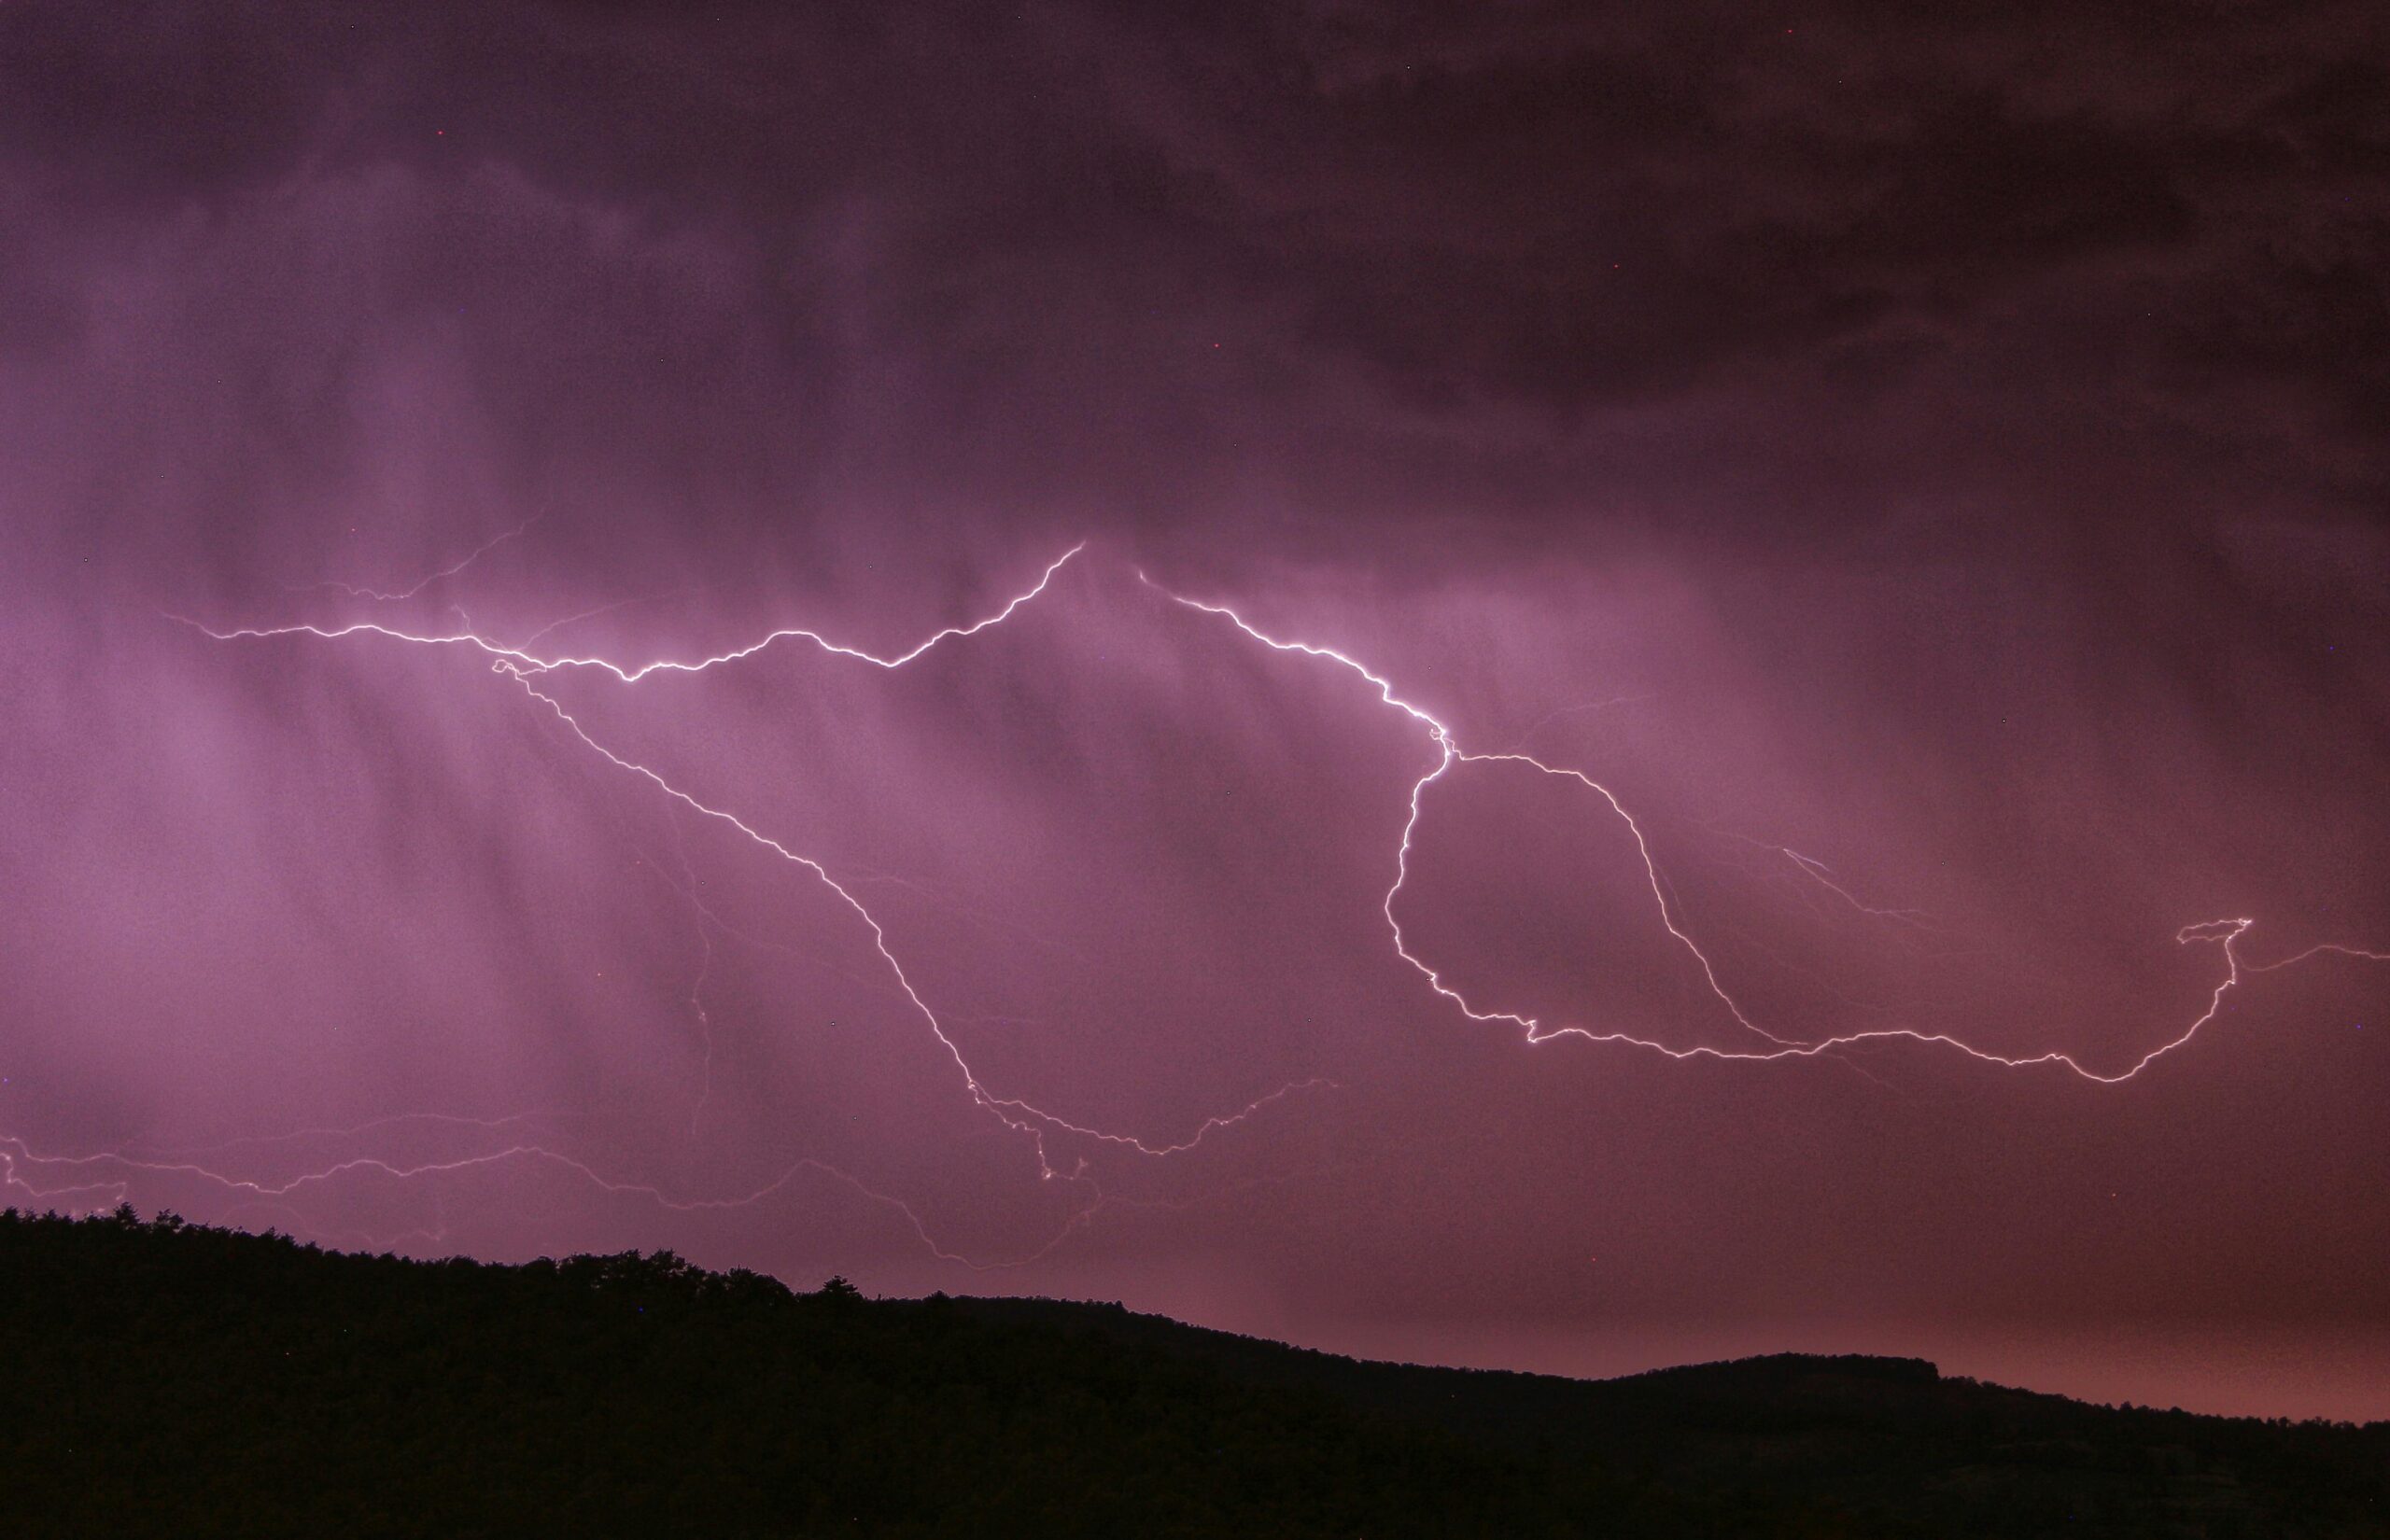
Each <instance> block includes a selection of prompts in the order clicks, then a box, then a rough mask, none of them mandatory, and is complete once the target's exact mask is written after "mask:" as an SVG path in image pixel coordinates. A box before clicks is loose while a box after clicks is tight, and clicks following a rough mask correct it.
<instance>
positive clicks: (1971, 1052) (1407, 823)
mask: <svg viewBox="0 0 2390 1540" xmlns="http://www.w3.org/2000/svg"><path fill="white" fill-rule="evenodd" d="M1137 578H1138V581H1141V582H1143V583H1145V584H1146V586H1147V587H1149V588H1152V589H1153V590H1154V591H1155V592H1157V593H1159V594H1160V595H1163V596H1164V597H1166V598H1169V599H1170V600H1172V601H1173V602H1174V603H1177V604H1180V605H1184V606H1185V607H1186V608H1188V609H1193V610H1196V611H1199V612H1201V613H1202V614H1205V615H1210V616H1214V617H1216V618H1217V619H1220V620H1224V621H1226V622H1228V623H1230V625H1233V626H1234V627H1235V628H1236V629H1237V630H1239V631H1241V632H1243V633H1244V635H1245V636H1247V637H1251V638H1252V639H1253V640H1255V641H1257V642H1259V643H1260V644H1261V645H1262V646H1264V647H1267V648H1270V649H1272V651H1279V652H1291V653H1299V654H1300V655H1302V656H1304V657H1309V658H1316V659H1319V660H1321V661H1322V662H1326V663H1332V664H1335V665H1338V666H1340V667H1342V668H1344V669H1346V670H1348V671H1350V672H1351V673H1354V674H1356V675H1357V676H1359V677H1360V678H1361V679H1363V680H1364V681H1366V682H1367V683H1368V684H1369V685H1370V687H1371V689H1372V690H1374V691H1375V692H1376V693H1377V696H1378V699H1380V700H1381V701H1383V702H1385V704H1386V705H1387V706H1389V707H1393V708H1394V709H1396V710H1398V711H1400V712H1402V713H1403V714H1404V715H1406V716H1408V717H1410V718H1411V719H1412V720H1413V721H1416V722H1418V723H1419V724H1420V725H1421V726H1422V727H1424V728H1425V729H1427V735H1428V738H1429V740H1430V741H1431V742H1432V743H1433V744H1434V746H1435V749H1436V754H1437V757H1436V763H1435V767H1434V768H1432V769H1430V770H1429V771H1428V772H1427V774H1426V775H1424V776H1421V777H1419V778H1418V779H1417V780H1415V781H1413V783H1412V786H1411V798H1410V808H1411V810H1410V816H1409V817H1408V818H1407V819H1404V821H1403V825H1402V836H1401V839H1400V842H1399V845H1398V846H1397V847H1396V851H1395V876H1394V885H1393V886H1392V887H1390V888H1388V889H1386V891H1385V900H1384V901H1383V903H1382V904H1381V906H1380V907H1381V908H1382V909H1383V911H1384V912H1385V922H1386V927H1387V929H1388V930H1389V931H1391V932H1392V934H1393V937H1394V950H1395V954H1396V955H1397V956H1398V957H1399V958H1401V959H1402V960H1403V961H1404V962H1406V963H1409V964H1410V965H1411V967H1412V968H1413V969H1414V970H1416V971H1417V973H1419V974H1420V976H1421V977H1423V978H1425V979H1426V980H1427V986H1428V987H1429V988H1431V989H1433V990H1434V991H1435V992H1436V993H1437V994H1439V995H1441V996H1442V997H1443V998H1444V999H1445V1000H1447V1001H1451V1002H1452V1003H1453V1005H1454V1006H1455V1008H1457V1009H1458V1010H1459V1011H1460V1013H1461V1014H1462V1015H1465V1016H1467V1017H1469V1020H1471V1021H1477V1022H1486V1023H1496V1022H1499V1023H1504V1024H1507V1025H1510V1026H1512V1027H1516V1028H1518V1029H1520V1030H1521V1031H1522V1032H1523V1033H1524V1034H1525V1039H1526V1041H1527V1042H1528V1043H1548V1042H1550V1041H1552V1040H1553V1039H1554V1038H1561V1037H1573V1038H1582V1039H1583V1040H1585V1041H1586V1042H1588V1043H1617V1044H1619V1045H1622V1046H1624V1047H1632V1048H1641V1049H1645V1050H1647V1051H1649V1052H1652V1053H1656V1054H1661V1055H1665V1056H1666V1057H1669V1058H1673V1059H1679V1060H1683V1059H1693V1058H1706V1059H1717V1060H1722V1061H1743V1062H1761V1063H1764V1062H1769V1061H1773V1060H1778V1059H1791V1058H1815V1057H1820V1056H1821V1055H1825V1054H1829V1053H1832V1052H1834V1051H1835V1050H1836V1049H1839V1048H1848V1047H1855V1046H1858V1045H1861V1044H1863V1043H1885V1042H1901V1043H1922V1044H1929V1045H1932V1046H1934V1047H1941V1048H1950V1049H1955V1050H1956V1051H1958V1052H1960V1053H1961V1054H1964V1055H1966V1056H1967V1057H1970V1058H1974V1059H1977V1060H1979V1061H1981V1062H1983V1063H1986V1064H1992V1065H1997V1066H1999V1067H2001V1068H2003V1069H2011V1070H2020V1069H2026V1068H2029V1067H2032V1066H2036V1065H2056V1066H2060V1067H2062V1068H2064V1069H2066V1070H2068V1071H2072V1072H2074V1074H2076V1075H2079V1076H2081V1077H2082V1078H2083V1079H2085V1080H2089V1081H2096V1082H2098V1083H2099V1084H2101V1085H2121V1084H2122V1083H2124V1082H2125V1081H2128V1080H2130V1079H2132V1078H2133V1077H2134V1076H2136V1075H2138V1074H2140V1073H2141V1071H2144V1070H2145V1069H2147V1068H2149V1066H2150V1065H2152V1064H2154V1063H2156V1062H2157V1061H2158V1059H2160V1058H2162V1057H2165V1056H2166V1055H2168V1054H2170V1053H2172V1052H2173V1051H2174V1050H2175V1049H2177V1048H2180V1047H2182V1046H2183V1045H2184V1044H2185V1043H2188V1042H2190V1041H2191V1039H2192V1038H2194V1037H2196V1036H2198V1035H2199V1032H2200V1029H2201V1028H2203V1027H2205V1026H2206V1025H2207V1024H2208V1023H2209V1022H2211V1021H2213V1020H2214V1019H2215V1017H2216V1015H2217V1013H2218V1012H2220V1011H2222V1010H2223V1009H2224V998H2225V996H2226V995H2227V994H2228V993H2230V992H2231V991H2232V989H2233V988H2235V987H2238V986H2239V984H2240V983H2241V980H2242V974H2243V973H2270V972H2271V971H2273V970H2275V969H2278V968H2286V967H2289V966H2290V965H2291V964H2292V963H2294V962H2300V961H2304V960H2305V959H2308V958H2311V957H2314V956H2317V955H2319V954H2322V953H2337V954H2339V955H2341V956H2343V957H2349V958H2356V959H2366V960H2369V961H2375V962H2390V953H2383V952H2371V951H2367V950H2365V949H2364V948H2361V947H2355V946H2342V945H2334V944H2326V945H2319V946H2313V947H2310V948H2308V949H2307V950H2306V951H2304V952H2301V953H2299V954H2298V955H2297V956H2296V957H2291V958H2285V959H2282V960H2281V961H2279V962H2271V963H2266V964H2263V965H2252V964H2248V963H2244V962H2243V961H2242V959H2241V956H2240V954H2239V953H2238V952H2236V951H2235V950H2234V949H2233V947H2234V944H2235V943H2237V942H2238V941H2239V940H2240V939H2241V937H2242V935H2243V934H2245V933H2246V932H2247V931H2248V930H2249V929H2250V927H2252V926H2254V925H2256V920H2254V919H2250V918H2234V919H2216V920H2203V921H2200V922H2199V923H2196V924H2191V925H2186V926H2184V927H2183V928H2182V929H2181V930H2180V931H2176V932H2175V934H2174V940H2175V942H2176V944H2177V945H2192V944H2194V943H2214V945H2216V946H2217V948H2218V949H2219V950H2220V951H2221V952H2222V953H2223V956H2224V961H2225V975H2224V978H2223V979H2222V980H2221V981H2220V982H2219V983H2218V984H2217V985H2216V987H2215V989H2214V993H2213V994H2212V995H2211V996H2210V997H2209V999H2208V1005H2207V1009H2206V1010H2205V1011H2202V1012H2201V1013H2200V1015H2199V1016H2198V1018H2197V1019H2195V1020H2194V1021H2192V1022H2191V1024H2190V1025H2189V1026H2187V1027H2186V1028H2184V1029H2183V1030H2182V1031H2181V1032H2180V1033H2179V1034H2178V1035H2176V1036H2175V1037H2173V1038H2172V1039H2170V1040H2168V1041H2167V1042H2165V1043H2160V1044H2158V1046H2157V1047H2155V1048H2152V1049H2151V1050H2150V1051H2149V1052H2147V1053H2145V1054H2144V1055H2143V1056H2142V1057H2140V1058H2139V1059H2138V1060H2136V1061H2135V1062H2134V1063H2133V1064H2132V1066H2131V1067H2130V1069H2127V1070H2125V1071H2122V1072H2121V1073H2117V1074H2102V1073H2101V1072H2100V1071H2097V1070H2094V1069H2091V1068H2089V1067H2088V1066H2086V1065H2085V1064H2083V1063H2082V1062H2081V1061H2080V1060H2079V1059H2077V1058H2075V1057H2074V1056H2073V1055H2071V1054H2067V1053H2062V1052H2059V1051H2055V1050H2053V1051H2051V1052H2048V1053H2043V1054H2033V1055H2027V1056H2017V1057H2012V1056H2009V1055H2003V1054H1995V1053H1989V1052H1987V1051H1985V1050H1984V1049H1981V1048H1977V1047H1975V1046H1973V1045H1972V1044H1970V1043H1965V1042H1963V1041H1962V1040H1961V1039H1959V1038H1957V1037H1954V1036H1952V1035H1950V1034H1949V1033H1947V1032H1923V1031H1918V1030H1914V1029H1907V1028H1880V1029H1871V1030H1867V1031H1859V1032H1844V1033H1839V1034H1836V1035H1835V1036H1832V1037H1825V1038H1820V1039H1817V1040H1816V1041H1814V1042H1807V1043H1804V1042H1798V1041H1794V1040H1792V1039H1788V1038H1782V1037H1778V1035H1777V1034H1775V1033H1774V1032H1771V1031H1769V1030H1767V1029H1765V1028H1764V1027H1762V1026H1760V1025H1759V1024H1758V1023H1756V1022H1754V1021H1753V1020H1751V1018H1750V1016H1749V1015H1746V1014H1745V1013H1744V1011H1743V1008H1742V1006H1741V1005H1740V1004H1738V1003H1736V1000H1735V997H1734V996H1733V995H1731V994H1729V993H1728V992H1727V990H1726V987H1725V986H1724V985H1723V984H1722V983H1721V982H1720V981H1719V977H1718V970H1717V968H1716V967H1715V966H1714V965H1713V964H1712V963H1711V961H1710V959H1709V957H1708V954H1707V953H1706V952H1704V951H1703V950H1702V949H1701V945H1700V944H1699V943H1698V942H1696V941H1694V938H1693V937H1692V936H1691V935H1690V934H1689V933H1687V932H1686V931H1685V930H1684V929H1683V927H1682V926H1681V925H1680V924H1679V922H1678V916H1677V914H1676V910H1675V907H1674V905H1672V904H1671V903H1669V902H1668V895H1667V889H1666V884H1664V883H1663V882H1662V881H1661V878H1660V869H1659V864H1658V862H1657V861H1655V860H1654V859H1653V858H1652V845H1651V841H1650V840H1649V838H1647V837H1646V836H1645V834H1644V832H1643V826H1642V825H1641V824H1640V823H1638V821H1636V819H1635V815H1634V814H1632V813H1630V812H1628V811H1627V810H1626V805H1624V803H1622V802H1620V801H1619V799H1618V796H1617V794H1616V793H1615V792H1613V791H1611V790H1610V788H1609V787H1607V786H1604V785H1603V784H1602V783H1601V782H1599V781H1597V780H1596V779H1594V778H1593V777H1591V776H1588V775H1586V774H1585V773H1584V772H1583V771H1582V770H1576V769H1571V768H1569V767H1568V766H1566V765H1555V764H1548V763H1545V762H1544V761H1542V760H1540V759H1538V758H1536V757H1535V756H1534V755H1532V754H1528V753H1525V752H1520V751H1516V750H1513V751H1511V752H1508V753H1471V752H1469V751H1468V750H1466V749H1462V747H1461V746H1460V742H1459V739H1458V738H1457V737H1455V735H1454V733H1453V729H1452V728H1451V726H1450V725H1449V724H1447V723H1446V722H1444V721H1441V720H1439V719H1438V718H1437V717H1435V716H1434V715H1433V714H1431V713H1430V712H1428V711H1427V709H1426V708H1424V707H1420V706H1419V705H1417V704H1416V703H1414V702H1413V701H1410V700H1407V699H1405V698H1404V697H1402V696H1401V695H1399V694H1397V693H1395V687H1394V683H1393V681H1392V680H1390V679H1386V678H1385V676H1383V675H1381V674H1378V673H1376V672H1374V671H1373V670H1371V668H1369V667H1368V666H1367V665H1364V664H1362V663H1360V662H1359V661H1358V660H1357V659H1356V658H1354V657H1352V656H1351V655H1349V654H1347V653H1344V652H1342V651H1338V650H1337V649H1335V648H1332V647H1323V646H1319V645H1317V644H1315V643H1312V642H1303V641H1290V640H1287V639H1285V638H1283V637H1273V636H1272V635H1270V634H1269V633H1267V632H1265V631H1263V630H1261V629H1260V628H1259V627H1258V626H1256V625H1255V624H1253V623H1251V622H1250V621H1248V620H1246V619H1245V618H1244V616H1243V615H1241V614H1239V613H1238V612H1237V611H1236V610H1235V609H1231V608H1230V607H1229V606H1227V605H1224V604H1216V603H1210V602H1206V601H1204V600H1202V599H1196V598H1189V597H1188V596H1187V595H1183V594H1177V593H1174V592H1172V591H1171V590H1169V589H1167V588H1164V587H1162V586H1161V585H1160V584H1159V583H1157V582H1155V581H1153V580H1152V579H1151V578H1149V577H1147V576H1146V574H1145V573H1144V572H1142V571H1140V572H1139V573H1138V574H1137ZM1461 764H1516V765H1523V766H1525V767H1526V768H1527V769H1529V770H1532V771H1535V772H1537V773H1539V774H1541V775H1546V776H1556V777H1560V778H1562V779H1564V780H1571V781H1575V782H1576V783H1578V784H1579V785H1581V786H1582V787H1584V788H1585V789H1586V790H1588V791H1592V792H1594V793H1595V794H1596V796H1598V797H1600V798H1601V800H1602V802H1603V803H1604V804H1605V805H1608V806H1609V808H1610V812H1611V813H1612V814H1613V815H1615V816H1616V817H1617V818H1618V819H1619V820H1620V821H1621V822H1623V823H1624V825H1625V826H1626V830H1627V833H1629V834H1631V835H1632V836H1633V837H1634V840H1635V849H1636V853H1637V855H1638V858H1639V859H1640V860H1641V861H1642V865H1643V875H1644V877H1645V878H1646V880H1647V881H1648V882H1649V884H1650V887H1651V889H1652V903H1653V904H1655V905H1656V906H1657V908H1658V911H1659V917H1660V922H1661V924H1662V925H1664V926H1665V927H1666V930H1667V932H1668V934H1669V935H1671V936H1673V937H1674V938H1675V939H1676V941H1677V943H1678V945H1680V946H1682V947H1683V948H1684V950H1685V951H1686V952H1687V953H1688V954H1690V955H1691V957H1692V958H1693V959H1694V962H1695V963H1696V964H1697V965H1698V966H1699V968H1700V970H1701V975H1702V978H1703V980H1704V981H1705V982H1706V983H1707V984H1708V988H1709V992H1710V994H1711V995H1712V996H1714V997H1715V998H1716V999H1717V1001H1718V1002H1719V1003H1720V1004H1722V1005H1723V1006H1724V1007H1725V1009H1726V1012H1727V1014H1728V1015H1731V1016H1732V1017H1733V1018H1734V1019H1735V1021H1736V1024H1737V1025H1738V1026H1740V1027H1742V1028H1744V1029H1746V1030H1748V1031H1750V1032H1751V1033H1753V1034H1754V1035H1756V1036H1758V1037H1761V1038H1764V1039H1765V1040H1766V1041H1767V1043H1769V1044H1770V1046H1769V1047H1767V1048H1764V1049H1760V1048H1752V1049H1731V1048H1718V1047H1711V1046H1708V1045H1706V1044H1705V1045H1696V1046H1694V1047H1689V1048H1678V1047H1671V1046H1669V1045H1668V1044H1666V1043H1660V1042H1656V1041H1654V1040H1652V1039H1650V1038H1644V1037H1638V1036H1636V1035H1635V1034H1633V1033H1631V1032H1621V1031H1596V1030H1595V1029H1591V1028H1586V1027H1576V1026H1552V1025H1548V1024H1546V1023H1545V1022H1543V1021H1542V1020H1540V1019H1539V1018H1538V1017H1535V1016H1530V1015H1520V1014H1518V1013H1516V1012H1512V1011H1500V1010H1491V1009H1485V1008H1481V1007H1480V1006H1477V1005H1475V1004H1472V1003H1471V1002H1470V1001H1469V999H1468V998H1467V997H1466V996H1465V995H1463V994H1462V993H1461V992H1460V991H1459V990H1458V989H1456V988H1455V987H1453V986H1452V985H1450V984H1448V983H1446V982H1445V980H1444V976H1443V974H1442V973H1441V972H1440V971H1439V970H1438V969H1437V968H1436V967H1435V966H1434V965H1433V964H1432V963H1430V962H1428V961H1427V959H1424V958H1421V957H1420V956H1418V955H1417V954H1416V953H1414V952H1413V951H1412V949H1411V946H1410V944H1409V942H1408V941H1407V940H1406V938H1405V937H1404V935H1403V931H1402V921H1401V920H1400V918H1399V917H1397V916H1396V914H1395V901H1396V900H1397V899H1398V898H1399V896H1400V895H1401V892H1402V889H1403V887H1404V885H1405V884H1407V883H1408V882H1409V881H1410V879H1411V851H1412V845H1413V837H1414V835H1415V834H1416V833H1417V831H1418V827H1419V818H1420V804H1421V799H1422V798H1423V797H1424V796H1425V795H1426V794H1427V788H1428V787H1430V786H1432V785H1434V784H1435V783H1436V782H1437V781H1439V780H1441V779H1442V778H1444V777H1445V776H1446V775H1447V774H1449V773H1450V772H1451V771H1452V769H1453V768H1454V767H1455V765H1461ZM1753 843H1758V842H1753ZM1767 848H1771V849H1775V850H1778V851H1780V852H1781V853H1782V854H1783V855H1784V856H1785V857H1786V858H1787V859H1788V860H1790V861H1792V862H1793V865H1794V866H1795V867H1796V868H1798V869H1799V870H1800V871H1801V872H1803V873H1804V874H1806V875H1807V876H1809V877H1810V878H1811V879H1812V880H1814V881H1816V882H1818V883H1820V884H1821V885H1822V886H1824V887H1826V888H1827V889H1831V890H1832V891H1834V892H1835V893H1836V894H1838V895H1840V896H1841V897H1842V898H1843V899H1844V900H1845V901H1846V902H1847V903H1849V904H1850V905H1851V906H1852V907H1853V908H1855V909H1858V910H1859V911H1860V912H1862V913H1863V914H1869V915H1875V916H1878V917H1884V918H1891V919H1906V920H1910V921H1912V922H1914V919H1915V916H1914V914H1913V912H1911V911H1905V910H1878V909H1871V908H1869V907H1868V906H1867V905H1865V904H1863V903H1860V901H1859V900H1858V899H1857V898H1855V897H1853V896H1852V895H1851V894H1850V893H1849V891H1848V890H1846V889H1844V888H1842V887H1841V886H1840V885H1839V884H1837V883H1835V882H1834V881H1832V880H1831V875H1830V869H1829V868H1827V867H1826V866H1825V865H1824V864H1823V863H1822V862H1820V861H1816V860H1814V859H1813V858H1810V857H1807V856H1804V855H1801V854H1799V853H1798V852H1796V851H1793V850H1792V849H1790V848H1787V847H1782V846H1772V847H1767Z"/></svg>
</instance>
